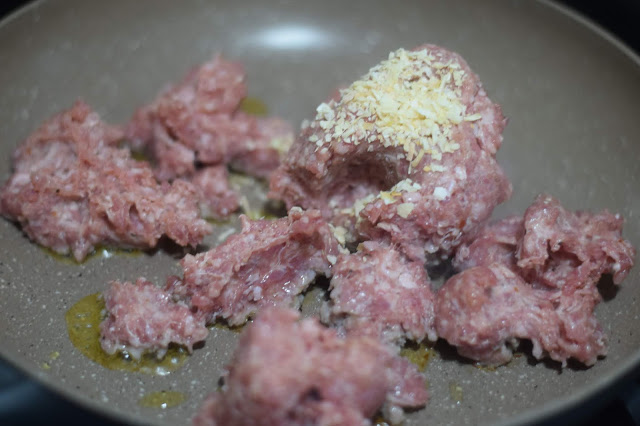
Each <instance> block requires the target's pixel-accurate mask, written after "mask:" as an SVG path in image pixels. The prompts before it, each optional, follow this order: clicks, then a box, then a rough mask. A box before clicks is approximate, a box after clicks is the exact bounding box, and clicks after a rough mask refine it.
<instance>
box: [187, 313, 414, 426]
mask: <svg viewBox="0 0 640 426" xmlns="http://www.w3.org/2000/svg"><path fill="white" fill-rule="evenodd" d="M393 359H394V357H393V355H392V354H391V353H390V352H389V351H388V349H387V348H386V347H384V345H382V344H380V343H379V342H378V341H377V340H375V339H371V338H368V337H348V338H346V339H343V338H340V337H338V335H337V333H336V331H335V330H332V329H327V328H324V327H322V326H321V325H320V324H319V323H318V322H317V320H314V319H303V320H299V314H298V313H297V312H295V311H290V310H283V309H276V308H269V309H265V310H264V311H262V312H261V313H260V314H259V315H258V317H257V318H256V320H255V321H254V323H253V324H251V325H250V326H248V327H247V329H246V330H245V332H244V333H243V335H242V336H241V337H240V341H239V344H238V347H237V349H236V352H235V354H234V356H233V360H232V361H231V364H230V365H229V367H228V372H227V374H226V377H225V381H224V386H223V388H222V390H221V391H220V392H216V393H214V394H212V395H211V396H210V397H209V398H208V399H207V400H206V402H205V404H204V405H203V407H202V408H201V410H200V412H199V413H198V415H197V416H196V418H195V419H194V424H196V425H200V426H203V425H209V426H214V425H231V424H233V425H238V426H241V425H265V426H267V425H278V426H280V425H291V426H293V425H353V426H356V425H357V426H361V425H367V424H371V423H370V421H369V420H368V419H369V418H370V417H372V416H373V415H374V414H375V412H376V411H377V410H378V409H379V408H380V407H381V406H382V405H383V403H384V402H385V399H386V398H387V394H388V393H389V392H390V391H391V390H392V389H393V388H394V387H395V385H396V383H394V382H392V381H391V378H392V376H391V375H387V374H384V372H385V371H387V370H388V369H389V368H391V367H392V363H393ZM396 378H397V377H396ZM422 389H423V395H424V396H426V392H425V391H424V381H422ZM422 403H424V401H422Z"/></svg>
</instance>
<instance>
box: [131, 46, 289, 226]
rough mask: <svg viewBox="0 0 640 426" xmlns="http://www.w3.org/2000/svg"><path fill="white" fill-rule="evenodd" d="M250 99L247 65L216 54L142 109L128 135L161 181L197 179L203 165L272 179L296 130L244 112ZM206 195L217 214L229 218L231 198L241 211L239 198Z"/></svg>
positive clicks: (220, 179)
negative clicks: (143, 151) (145, 154)
mask: <svg viewBox="0 0 640 426" xmlns="http://www.w3.org/2000/svg"><path fill="white" fill-rule="evenodd" d="M246 95H247V86H246V76H245V73H244V69H243V67H242V65H240V64H239V63H235V62H229V61H227V60H224V59H223V58H222V57H220V56H216V57H215V58H214V59H212V60H211V61H209V62H206V63H204V64H203V65H201V66H200V67H198V68H196V69H194V70H192V71H191V72H190V73H189V74H188V75H187V76H186V77H185V78H184V80H183V81H182V82H180V83H179V84H177V85H175V86H174V87H171V88H169V89H168V90H166V91H164V92H163V93H162V94H160V96H159V97H158V98H157V99H156V100H155V101H154V102H153V103H151V104H150V105H147V106H145V107H143V108H140V109H139V110H138V111H137V112H136V113H135V115H134V117H133V119H132V120H131V122H130V123H129V125H128V126H127V130H126V133H127V137H128V139H129V140H130V141H131V143H132V145H133V147H134V148H136V149H146V151H147V152H148V153H149V155H150V156H151V157H152V159H153V161H154V163H155V164H156V168H155V172H156V176H157V177H158V178H159V179H160V180H171V179H174V178H178V177H180V178H184V179H193V178H194V176H195V175H196V171H197V170H198V169H200V168H202V167H204V168H205V170H206V169H207V168H208V167H209V166H226V165H231V166H232V167H234V168H236V169H238V170H240V171H242V172H245V173H247V174H250V175H253V176H257V177H261V178H265V177H268V175H269V174H270V173H271V172H272V171H273V170H274V169H275V168H276V167H277V166H278V165H279V164H280V156H281V154H282V152H283V151H285V150H286V149H288V146H289V145H290V144H291V141H292V139H293V132H292V129H291V127H290V125H289V124H288V123H286V122H284V121H283V120H280V119H278V118H258V117H255V116H252V115H249V114H246V113H244V112H243V111H242V110H241V101H242V100H243V99H244V98H245V97H246ZM216 176H217V178H218V180H219V182H218V183H217V185H218V186H221V185H226V179H225V176H223V175H221V174H216ZM196 179H197V178H196ZM227 191H228V190H227ZM202 195H205V196H206V198H205V199H204V201H205V203H206V204H208V208H209V212H210V213H212V214H214V216H216V215H217V217H223V216H224V211H227V210H229V209H230V208H231V207H230V206H231V205H230V201H231V200H234V201H235V205H233V210H235V209H237V208H238V203H237V200H235V199H234V198H233V197H228V196H227V195H226V194H220V193H217V192H210V191H203V192H202ZM219 196H220V197H221V198H219ZM218 204H222V205H224V206H225V207H223V208H220V207H217V205H218Z"/></svg>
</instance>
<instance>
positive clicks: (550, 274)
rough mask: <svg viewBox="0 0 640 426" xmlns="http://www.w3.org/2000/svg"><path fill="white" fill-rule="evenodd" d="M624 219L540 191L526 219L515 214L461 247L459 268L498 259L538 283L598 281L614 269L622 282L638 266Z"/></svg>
mask: <svg viewBox="0 0 640 426" xmlns="http://www.w3.org/2000/svg"><path fill="white" fill-rule="evenodd" d="M622 225H623V219H622V217H621V216H620V215H613V214H611V213H609V212H607V211H604V212H600V213H589V212H577V213H572V212H569V211H567V210H566V209H564V208H563V207H562V206H561V205H560V202H559V201H558V200H556V199H555V198H553V197H551V196H549V195H545V194H542V195H539V196H538V197H537V198H536V199H535V201H534V203H533V204H532V205H531V206H530V207H529V208H528V209H527V210H526V212H525V214H524V218H520V217H510V218H507V219H503V220H501V221H498V222H496V223H494V224H490V225H488V226H486V227H485V228H483V229H482V231H481V232H480V233H479V234H478V236H477V238H476V239H475V240H473V241H472V242H471V243H469V244H465V245H463V246H461V247H460V249H459V250H458V252H457V253H456V257H455V259H454V262H453V263H454V266H455V267H456V268H457V269H458V270H462V269H465V268H469V267H472V266H479V265H485V266H486V265H489V264H491V263H493V262H499V263H502V264H504V265H506V266H507V267H509V268H510V269H512V270H513V271H514V272H516V273H517V274H520V275H521V276H523V277H524V278H525V280H526V281H527V282H529V283H531V284H532V285H534V286H540V287H542V288H560V287H563V286H564V285H566V284H567V283H570V284H571V283H573V282H575V281H578V282H579V283H580V284H577V285H579V286H584V285H586V284H593V285H595V284H597V282H598V280H599V279H600V276H601V275H602V274H606V273H610V274H612V275H613V281H614V283H616V284H619V283H620V282H621V281H622V280H623V279H624V278H625V277H626V276H627V274H628V273H629V270H630V269H631V267H632V266H633V259H634V256H635V249H634V248H633V247H632V246H631V244H630V243H629V242H628V241H626V240H624V239H623V238H622Z"/></svg>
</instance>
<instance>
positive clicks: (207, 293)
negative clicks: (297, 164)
mask: <svg viewBox="0 0 640 426" xmlns="http://www.w3.org/2000/svg"><path fill="white" fill-rule="evenodd" d="M241 219H242V231H241V232H240V233H239V234H235V235H232V236H230V237H229V238H228V239H227V240H226V241H225V242H224V243H222V244H221V245H219V246H217V247H215V248H213V249H211V250H209V251H207V252H206V253H201V254H198V255H195V256H192V255H187V256H186V257H185V258H184V259H182V261H181V262H180V263H181V265H182V268H183V269H184V279H183V281H182V282H176V283H173V284H172V287H173V291H174V292H175V293H176V294H179V295H180V296H181V297H183V298H186V299H188V300H190V303H191V306H193V307H194V308H195V309H197V310H198V313H199V315H203V316H205V317H206V318H207V321H214V320H215V319H216V318H223V319H225V320H226V321H227V322H228V323H229V324H232V325H236V324H242V323H244V322H245V321H246V319H247V317H248V316H250V315H252V314H254V313H255V312H257V310H258V309H260V308H261V307H264V306H300V302H301V296H300V294H301V293H302V292H303V291H304V290H305V289H306V288H307V286H308V285H309V283H310V282H311V281H312V280H313V279H314V278H315V277H316V275H317V274H323V275H325V276H331V274H332V272H331V265H332V262H335V259H336V257H337V255H338V254H339V251H338V243H337V241H336V240H335V238H334V237H333V234H332V233H331V230H330V229H329V226H328V225H327V223H326V222H325V221H324V219H322V216H321V215H320V212H318V211H317V210H310V211H306V212H303V211H302V210H300V209H296V208H294V209H291V210H290V211H289V215H288V216H287V217H285V218H281V219H277V220H256V221H252V220H249V219H247V218H246V217H245V216H241Z"/></svg>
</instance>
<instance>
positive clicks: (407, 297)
mask: <svg viewBox="0 0 640 426" xmlns="http://www.w3.org/2000/svg"><path fill="white" fill-rule="evenodd" d="M430 284H431V283H430V280H429V277H428V276H427V273H426V271H425V269H424V267H423V265H422V263H420V262H415V261H408V260H406V259H405V258H404V256H403V255H402V254H400V253H399V252H398V251H396V250H394V249H393V248H391V247H387V246H385V245H383V244H380V243H376V242H373V241H368V242H365V243H363V244H362V245H361V248H360V250H359V251H358V252H357V253H353V254H342V255H340V256H339V257H338V261H337V262H336V265H335V267H334V270H333V277H332V279H331V285H330V292H331V293H330V297H331V302H330V303H329V304H328V305H327V306H326V307H325V309H324V312H323V313H324V320H325V321H326V322H328V323H332V324H334V325H337V326H338V328H339V329H341V330H343V331H345V332H346V333H348V334H349V335H353V334H356V335H367V336H371V337H376V338H379V339H380V340H382V341H383V342H385V343H388V344H390V345H392V346H394V345H397V346H402V345H403V344H404V343H405V341H406V339H409V340H414V341H417V342H420V341H422V340H423V339H425V338H429V340H432V341H435V340H436V338H437V337H436V333H435V328H434V323H433V321H434V314H433V302H434V294H433V292H432V290H431V285H430Z"/></svg>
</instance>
